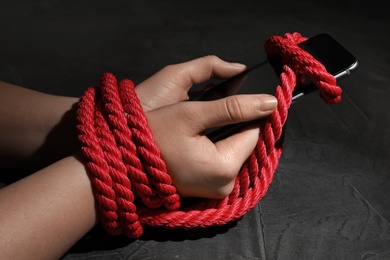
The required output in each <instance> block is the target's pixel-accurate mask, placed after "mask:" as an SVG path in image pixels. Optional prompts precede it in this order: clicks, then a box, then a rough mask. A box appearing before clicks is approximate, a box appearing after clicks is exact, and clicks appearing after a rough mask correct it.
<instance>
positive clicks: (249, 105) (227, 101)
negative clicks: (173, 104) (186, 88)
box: [186, 94, 277, 132]
mask: <svg viewBox="0 0 390 260" xmlns="http://www.w3.org/2000/svg"><path fill="white" fill-rule="evenodd" d="M186 104H188V107H189V108H188V109H187V115H186V117H187V118H194V119H193V120H189V122H190V123H192V124H193V125H192V129H193V130H194V131H195V132H197V131H198V132H202V131H204V130H206V129H208V128H212V127H216V126H222V125H228V124H235V123H240V122H246V121H252V120H256V119H259V118H262V117H265V116H268V115H270V114H271V113H272V112H273V111H274V110H275V108H276V107H277V100H276V98H275V97H274V96H272V95H268V94H258V95H235V96H230V97H227V98H223V99H219V100H215V101H208V102H191V103H190V102H188V103H186Z"/></svg>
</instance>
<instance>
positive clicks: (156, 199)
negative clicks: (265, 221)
mask: <svg viewBox="0 0 390 260" xmlns="http://www.w3.org/2000/svg"><path fill="white" fill-rule="evenodd" d="M306 39H307V38H305V37H302V36H301V35H300V34H299V33H287V34H285V35H284V37H281V36H272V37H270V38H269V39H268V40H267V42H266V43H265V52H266V54H267V56H268V57H272V56H275V55H278V56H280V57H281V59H282V63H283V64H284V66H283V69H282V73H281V74H280V84H279V85H278V86H277V87H276V92H275V96H276V98H277V99H278V107H277V109H276V110H275V111H274V113H273V114H272V115H271V116H269V117H268V118H267V120H266V123H265V126H264V130H263V131H262V132H261V135H260V138H259V141H258V144H257V146H256V148H255V150H254V151H253V153H252V154H251V155H250V157H249V158H248V159H247V161H246V162H245V164H244V165H243V166H242V168H241V170H240V172H239V174H238V176H237V177H236V181H235V185H234V189H233V191H232V192H231V194H230V195H229V196H227V197H226V198H224V199H201V200H199V201H197V202H196V203H193V204H190V205H186V206H181V201H180V196H179V195H178V194H177V191H176V188H175V187H174V186H173V185H172V180H171V178H170V176H169V174H168V172H167V167H166V165H165V163H164V161H163V160H162V159H161V155H160V152H159V149H158V147H157V145H156V144H155V142H154V138H153V135H152V133H151V131H150V129H149V127H148V123H147V120H146V117H145V115H144V113H143V110H142V107H141V105H140V102H139V100H138V97H137V95H136V93H135V90H134V84H133V83H132V81H130V80H128V79H124V80H122V81H120V82H119V83H118V82H117V80H116V78H115V76H114V75H113V74H111V73H104V74H103V76H102V77H101V79H100V87H90V88H88V89H87V90H86V91H85V92H84V93H83V95H82V97H81V98H80V102H79V108H78V116H77V120H78V125H77V130H78V133H79V136H78V137H79V140H80V143H81V145H82V152H83V155H84V157H85V158H86V161H87V168H88V174H89V177H90V179H91V183H92V186H93V192H94V196H95V200H96V205H97V210H98V214H99V217H100V221H101V223H102V225H103V227H104V228H105V230H106V231H107V232H108V233H109V234H111V235H119V234H122V233H125V234H126V235H127V236H129V237H132V238H137V237H139V236H141V235H142V232H143V225H149V226H160V227H166V228H185V229H190V228H198V227H209V226H216V225H224V224H226V223H228V222H231V221H234V220H237V219H239V218H241V217H242V216H243V215H244V214H245V213H246V212H248V211H249V210H251V209H252V208H253V207H255V206H256V204H257V203H258V202H259V201H260V200H261V198H262V197H263V196H264V195H265V194H266V192H267V190H268V187H269V185H270V183H271V182H272V179H273V177H274V173H275V171H276V168H277V166H278V163H279V159H280V156H281V153H282V144H283V128H284V124H285V122H286V120H287V115H288V109H289V107H290V105H291V101H292V93H293V91H294V88H295V85H296V80H297V78H299V77H302V76H308V77H310V79H311V80H312V82H313V83H314V84H315V85H316V86H317V87H318V88H319V90H320V93H321V97H322V98H323V99H324V101H325V102H326V103H328V104H331V103H336V102H338V101H340V100H341V89H340V88H339V87H338V86H337V85H336V80H335V78H334V77H333V76H332V75H331V74H329V73H328V72H327V71H326V69H325V67H324V66H323V65H322V64H321V63H320V62H318V61H317V60H315V59H314V58H313V57H312V56H311V55H310V54H309V53H307V52H306V51H304V50H303V49H301V48H300V47H299V46H298V45H299V44H300V43H301V42H303V41H305V40H306ZM135 196H138V197H139V200H140V202H136V198H135Z"/></svg>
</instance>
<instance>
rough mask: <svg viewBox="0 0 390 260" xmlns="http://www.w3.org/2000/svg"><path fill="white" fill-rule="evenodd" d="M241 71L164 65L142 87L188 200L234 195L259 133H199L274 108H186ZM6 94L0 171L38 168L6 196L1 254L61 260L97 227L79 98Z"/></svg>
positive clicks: (210, 62)
mask: <svg viewBox="0 0 390 260" xmlns="http://www.w3.org/2000/svg"><path fill="white" fill-rule="evenodd" d="M245 69H246V68H245V66H244V65H241V64H237V63H228V62H225V61H223V60H221V59H219V58H218V57H215V56H206V57H202V58H199V59H195V60H192V61H189V62H184V63H180V64H175V65H169V66H166V67H165V68H163V69H162V70H160V71H159V72H157V73H156V74H155V75H153V76H151V77H150V78H148V79H147V80H145V81H144V82H142V83H141V84H139V85H138V86H137V87H136V92H137V95H138V96H139V98H140V100H141V104H142V107H143V109H144V111H145V114H146V117H147V119H148V122H149V125H150V128H151V130H152V132H153V134H154V136H155V140H156V143H157V145H158V147H159V148H160V150H161V154H162V157H163V159H164V161H165V162H166V164H167V167H168V170H169V174H170V175H171V177H172V180H173V183H174V185H175V186H176V188H177V189H178V192H179V193H180V194H181V195H183V196H198V197H206V198H220V197H224V196H226V195H228V194H229V193H230V191H231V189H232V188H233V185H234V179H235V177H236V176H237V174H238V172H239V170H240V168H241V166H242V164H243V163H244V162H245V160H246V159H247V157H248V156H249V155H250V154H251V152H252V151H253V149H254V147H255V145H256V143H257V140H258V136H259V131H260V129H259V128H258V127H255V126H253V127H249V128H247V129H244V130H243V131H241V132H240V133H237V134H235V135H232V136H230V137H228V138H226V139H224V140H221V141H219V142H217V143H212V142H211V141H210V140H209V139H208V138H207V137H205V136H204V135H203V134H202V133H203V131H204V130H205V129H207V128H209V127H213V126H217V125H224V124H231V123H237V122H241V121H248V120H253V119H258V118H262V117H265V116H268V115H270V114H271V113H272V112H273V110H274V109H275V108H276V105H277V102H276V99H275V98H274V97H273V96H269V95H242V96H232V97H229V98H225V99H221V100H217V101H210V102H183V101H185V100H187V99H188V94H187V93H188V90H189V89H190V88H191V86H192V85H194V84H198V83H202V82H205V81H207V80H209V79H211V78H228V77H231V76H234V75H236V74H238V73H240V72H242V71H244V70H245ZM0 91H1V93H2V94H1V95H0V104H1V106H0V132H1V133H2V135H0V155H1V159H0V163H1V164H2V165H1V166H3V167H13V168H17V167H20V165H23V167H27V168H31V167H33V168H40V170H38V171H36V172H35V173H33V174H31V175H29V176H28V177H25V178H24V179H22V180H20V181H17V182H15V183H13V184H11V185H8V186H6V187H5V188H2V189H0V208H1V211H0V252H2V253H1V254H2V257H4V258H5V259H32V256H34V257H35V258H36V259H58V258H60V257H61V256H62V255H63V254H64V253H65V252H66V251H67V250H68V249H69V248H70V247H71V246H72V245H73V244H74V243H76V242H77V241H78V240H79V239H80V238H82V236H83V235H85V234H86V233H87V232H88V231H89V230H90V229H91V228H92V227H94V226H95V225H96V224H97V222H98V220H97V217H96V209H95V204H94V198H93V193H92V188H91V183H90V181H89V178H88V174H87V171H86V168H85V167H84V163H83V159H82V157H81V156H80V155H79V153H78V149H79V147H78V144H77V136H76V133H75V131H74V126H75V120H74V117H75V116H74V113H75V106H74V105H75V104H76V103H77V102H78V98H73V97H61V96H55V95H48V94H44V93H40V92H36V91H33V90H29V89H25V88H22V87H18V86H14V85H11V84H7V83H0ZM10 108H12V109H10ZM49 155H50V156H49Z"/></svg>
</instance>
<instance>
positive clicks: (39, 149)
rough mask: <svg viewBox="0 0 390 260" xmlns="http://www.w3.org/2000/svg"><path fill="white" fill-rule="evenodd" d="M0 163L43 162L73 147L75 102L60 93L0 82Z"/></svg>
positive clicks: (72, 150)
mask: <svg viewBox="0 0 390 260" xmlns="http://www.w3.org/2000/svg"><path fill="white" fill-rule="evenodd" d="M0 93H1V94H0V104H1V106H0V133H1V135H0V158H1V159H0V165H1V166H3V167H15V166H17V167H35V166H42V165H45V164H46V165H47V164H48V163H52V162H54V161H55V160H58V159H60V158H62V157H64V156H66V155H69V154H71V153H73V152H75V150H76V149H77V147H78V145H77V136H76V132H75V120H76V118H75V104H76V103H77V101H78V98H73V97H62V96H55V95H49V94H45V93H41V92H38V91H33V90H30V89H26V88H22V87H17V86H14V85H11V84H8V83H4V82H0Z"/></svg>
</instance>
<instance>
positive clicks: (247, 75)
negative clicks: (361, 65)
mask: <svg viewBox="0 0 390 260" xmlns="http://www.w3.org/2000/svg"><path fill="white" fill-rule="evenodd" d="M300 47H301V48H303V49H304V50H306V51H308V52H309V53H310V54H311V55H313V56H314V57H315V58H316V59H317V60H318V61H320V62H321V63H322V64H323V65H324V66H325V67H326V69H327V71H328V72H329V73H331V74H332V75H334V76H335V77H336V78H337V79H338V80H339V79H341V78H343V77H345V76H347V75H349V74H350V72H351V71H353V70H355V68H356V67H357V60H356V58H355V57H354V56H353V55H352V54H351V53H350V52H349V51H348V50H346V49H345V48H344V47H343V46H342V45H341V44H339V43H338V42H337V41H336V40H334V39H333V38H332V37H331V36H329V35H327V34H319V35H316V36H313V37H312V38H310V39H308V40H307V41H305V42H303V43H302V44H301V46H300ZM271 64H272V65H271ZM281 67H282V66H281V64H280V61H279V58H278V57H274V58H273V59H272V60H266V61H263V62H261V63H259V64H257V65H255V66H253V67H251V68H249V69H248V70H247V71H245V72H243V73H241V74H239V75H237V76H235V77H232V78H230V79H228V80H226V81H224V82H222V83H219V84H217V85H215V86H214V87H211V88H209V89H207V90H205V91H203V92H201V93H198V95H197V96H193V97H192V98H191V100H198V101H210V100H216V99H220V98H224V97H227V96H231V95H238V94H271V95H275V91H276V86H277V85H278V84H279V74H280V69H281ZM315 90H317V88H316V87H315V86H314V85H313V84H312V83H311V82H310V81H309V80H308V79H305V81H304V82H302V83H299V84H298V85H297V86H296V88H295V91H294V93H293V102H295V101H296V100H297V99H299V98H300V97H303V96H304V95H306V94H308V93H311V92H313V91H315ZM249 123H250V122H249ZM249 123H240V124H234V125H228V126H222V127H216V128H212V129H208V130H207V131H206V132H205V134H206V135H207V136H208V137H209V138H210V140H212V141H217V140H220V139H222V138H225V137H226V136H228V135H230V134H233V133H234V132H237V131H238V130H239V129H240V128H242V127H243V126H245V125H248V124H249Z"/></svg>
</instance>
